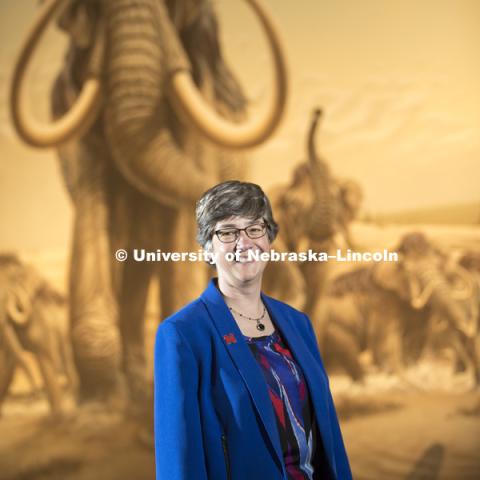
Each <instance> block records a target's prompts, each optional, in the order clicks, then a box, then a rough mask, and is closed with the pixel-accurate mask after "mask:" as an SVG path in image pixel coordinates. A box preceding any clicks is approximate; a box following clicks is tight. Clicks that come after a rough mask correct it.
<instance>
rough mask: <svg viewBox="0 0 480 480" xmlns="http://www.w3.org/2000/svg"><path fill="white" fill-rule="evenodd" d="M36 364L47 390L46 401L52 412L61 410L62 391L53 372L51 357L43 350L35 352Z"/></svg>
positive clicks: (55, 412)
mask: <svg viewBox="0 0 480 480" xmlns="http://www.w3.org/2000/svg"><path fill="white" fill-rule="evenodd" d="M37 361H38V366H39V368H40V373H41V374H42V378H43V381H44V383H45V390H46V392H47V398H48V402H49V404H50V408H51V410H52V413H53V414H58V413H61V411H62V391H61V388H60V384H59V382H58V378H57V376H56V373H55V368H54V366H53V362H52V359H51V358H50V355H47V354H46V353H44V352H38V353H37Z"/></svg>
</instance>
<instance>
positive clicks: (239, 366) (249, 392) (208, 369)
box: [155, 181, 352, 480]
mask: <svg viewBox="0 0 480 480" xmlns="http://www.w3.org/2000/svg"><path fill="white" fill-rule="evenodd" d="M196 214H197V228H198V234H197V240H198V241H199V243H200V245H201V246H202V247H203V248H204V250H205V251H206V252H209V253H210V254H212V262H214V263H215V267H216V271H217V272H216V273H217V278H214V279H212V280H211V281H210V283H209V285H208V287H207V289H206V290H205V291H204V292H203V294H202V295H201V296H200V298H198V299H197V300H195V301H194V302H192V303H190V304H189V305H187V306H186V307H184V308H182V309H181V310H180V311H178V312H177V313H175V314H174V315H172V316H171V317H169V318H167V319H166V320H165V321H163V322H162V324H161V325H160V326H159V328H158V332H157V336H156V343H155V449H156V469H157V479H158V480H180V479H181V480H183V479H185V480H187V479H188V480H206V479H209V480H227V479H232V480H277V479H278V480H280V479H282V480H283V479H295V480H296V479H322V480H323V479H341V480H348V479H350V478H352V477H351V472H350V467H349V463H348V458H347V455H346V452H345V448H344V445H343V440H342V435H341V432H340V428H339V424H338V420H337V415H336V412H335V408H334V405H333V401H332V396H331V394H330V390H329V384H328V379H327V374H326V372H325V370H324V368H323V364H322V360H321V358H320V353H319V351H318V347H317V343H316V339H315V334H314V332H313V329H312V326H311V323H310V320H309V319H308V317H307V316H306V315H305V314H303V313H301V312H299V311H297V310H295V309H293V308H292V307H289V306H288V305H286V304H284V303H282V302H279V301H277V300H274V299H272V298H269V297H267V296H266V295H264V294H263V293H261V285H262V275H263V271H264V269H265V266H266V262H264V261H260V260H258V261H256V260H255V259H252V257H253V255H252V254H254V255H257V256H258V255H259V254H261V253H263V252H269V251H270V244H271V242H272V241H273V240H274V238H275V236H276V234H277V231H278V226H277V224H276V223H275V220H274V219H273V215H272V211H271V207H270V202H269V201H268V199H267V197H266V196H265V194H264V193H263V191H262V189H261V188H260V187H259V186H258V185H255V184H252V183H243V182H238V181H228V182H224V183H221V184H219V185H216V186H215V187H213V188H211V189H210V190H208V191H207V192H206V193H205V194H204V195H203V196H202V198H201V199H200V200H199V202H198V204H197V211H196ZM231 256H234V257H235V258H234V259H232V258H230V257H231Z"/></svg>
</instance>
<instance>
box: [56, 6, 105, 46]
mask: <svg viewBox="0 0 480 480" xmlns="http://www.w3.org/2000/svg"><path fill="white" fill-rule="evenodd" d="M95 14H96V11H95V9H94V8H93V5H92V2H85V1H82V0H70V1H69V2H68V3H67V5H66V6H65V7H64V9H63V10H62V13H61V15H60V17H59V19H58V21H57V24H58V26H59V27H60V28H61V29H62V30H64V31H66V32H67V33H68V34H69V35H70V37H71V39H72V42H73V44H74V45H75V47H77V48H81V49H84V48H88V47H90V45H92V43H93V41H94V38H95V32H94V30H95Z"/></svg>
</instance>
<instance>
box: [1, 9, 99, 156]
mask: <svg viewBox="0 0 480 480" xmlns="http://www.w3.org/2000/svg"><path fill="white" fill-rule="evenodd" d="M62 3H63V4H64V3H66V1H65V0H48V1H46V2H45V3H44V4H43V5H42V7H41V10H40V12H39V14H38V16H37V17H36V19H35V21H34V22H33V24H32V25H31V27H30V30H29V31H28V33H27V36H26V38H25V40H24V43H23V45H22V47H21V48H20V54H19V56H18V59H17V62H16V64H15V68H14V71H13V77H12V83H11V88H10V111H11V116H12V121H13V125H14V127H15V130H16V131H17V133H18V135H19V137H20V138H21V139H22V140H23V141H24V142H26V143H28V144H29V145H31V146H34V147H43V148H44V147H52V146H55V145H58V144H60V143H63V142H66V141H68V140H71V139H72V138H74V137H79V136H81V135H82V134H83V133H85V131H86V130H87V129H88V128H89V127H90V126H91V124H92V123H93V122H94V121H95V118H96V116H97V113H98V111H99V107H100V101H101V82H100V75H99V72H100V67H101V65H102V63H103V58H104V54H105V28H104V25H103V23H102V22H101V21H100V22H99V25H98V28H97V35H96V37H97V38H96V39H95V44H94V46H93V49H92V56H91V58H90V65H89V70H88V73H87V79H86V81H85V83H84V85H83V87H82V90H81V91H80V93H79V95H78V97H77V99H76V101H75V103H74V104H73V106H72V107H71V109H70V110H69V111H68V112H67V113H66V114H65V115H64V116H63V117H61V118H60V119H58V120H56V121H55V122H53V123H50V124H43V123H39V122H37V121H36V120H35V119H34V118H32V117H31V116H30V114H29V111H28V109H27V108H26V106H25V105H24V103H25V100H24V95H23V84H24V79H25V72H26V70H27V66H28V64H29V62H30V58H31V56H32V54H33V52H34V51H35V48H36V46H37V45H38V43H39V40H40V38H41V36H42V35H43V33H44V31H45V29H46V27H47V25H48V24H49V22H50V21H51V19H52V17H53V16H54V14H55V13H56V12H57V10H58V9H59V7H60V5H61V4H62Z"/></svg>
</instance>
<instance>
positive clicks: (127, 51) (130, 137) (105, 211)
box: [10, 0, 287, 410]
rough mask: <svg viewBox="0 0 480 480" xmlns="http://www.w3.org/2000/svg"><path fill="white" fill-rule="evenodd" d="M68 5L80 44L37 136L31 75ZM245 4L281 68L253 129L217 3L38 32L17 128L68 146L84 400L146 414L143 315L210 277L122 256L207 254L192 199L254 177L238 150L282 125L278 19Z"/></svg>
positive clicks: (135, 4)
mask: <svg viewBox="0 0 480 480" xmlns="http://www.w3.org/2000/svg"><path fill="white" fill-rule="evenodd" d="M59 4H63V10H62V14H61V17H60V19H59V21H58V23H59V25H60V27H61V28H62V29H64V30H65V31H67V32H68V34H69V37H70V47H69V50H68V54H67V56H66V59H65V63H64V68H63V70H62V71H61V72H60V73H59V75H58V77H57V80H56V83H55V85H54V88H53V90H52V108H53V113H54V117H55V119H56V120H55V122H54V123H53V124H51V125H37V124H36V123H35V121H34V120H33V119H32V118H31V117H30V116H29V114H28V108H26V107H25V105H24V104H23V96H22V89H23V87H22V85H23V77H24V72H25V69H26V66H27V65H28V62H29V58H30V55H31V53H32V51H33V50H34V48H35V47H36V45H37V44H38V41H39V38H40V36H41V34H42V32H43V30H44V29H45V27H46V25H47V24H48V23H49V21H50V19H51V18H53V15H54V13H55V10H56V7H57V6H58V5H59ZM248 4H249V5H250V6H251V7H252V9H253V10H254V12H255V14H256V15H257V17H258V19H259V21H260V23H261V25H262V27H263V29H264V32H265V34H266V38H267V41H268V45H269V46H270V49H271V52H272V59H273V69H274V76H273V78H274V82H273V84H272V85H271V88H270V89H269V91H270V92H271V95H270V103H269V106H268V108H266V110H265V111H263V113H260V114H259V115H258V117H252V118H250V117H249V116H247V114H246V105H247V101H246V97H245V95H244V94H243V92H242V89H241V88H240V85H239V84H238V82H237V80H236V79H235V77H234V75H233V74H232V72H231V70H230V68H229V66H228V65H227V63H226V61H225V59H224V57H223V52H222V48H221V44H220V41H219V31H218V24H217V17H216V15H215V12H214V10H213V6H212V3H211V2H208V1H196V2H192V1H191V0H180V1H179V0H107V1H99V0H91V1H78V0H73V1H70V2H61V1H58V0H57V1H55V0H52V1H47V2H45V3H44V4H43V5H42V8H41V12H40V13H39V16H38V18H37V20H36V22H35V24H34V25H33V27H32V29H31V31H30V32H29V34H28V35H27V39H26V42H25V44H24V47H23V49H22V53H21V55H20V57H19V59H18V61H17V64H16V68H15V71H14V76H13V81H12V90H11V99H10V103H11V110H12V119H13V123H14V125H15V128H16V130H17V132H18V134H19V135H20V137H21V138H22V139H23V140H25V141H26V142H27V143H29V144H30V145H33V146H36V147H53V146H56V147H57V148H58V152H59V156H60V159H61V165H62V171H63V175H64V180H65V183H66V186H67V188H68V191H69V193H70V196H71V198H72V202H73V207H74V225H73V238H72V247H71V265H70V289H69V290H70V294H69V296H70V323H71V335H72V342H73V350H74V356H75V362H76V366H77V369H78V372H79V377H80V392H79V393H80V400H83V401H87V400H96V399H100V400H101V401H102V402H108V403H111V404H113V405H120V406H121V405H124V404H125V401H127V400H128V397H130V398H132V399H134V401H133V402H131V403H130V405H131V406H135V407H138V408H139V409H140V410H142V409H143V408H144V407H145V405H148V404H149V402H148V396H149V393H150V388H149V387H148V379H147V377H146V359H145V344H144V322H143V318H144V312H145V303H146V299H147V293H148V287H149V284H150V280H151V278H152V275H154V274H156V275H158V278H159V280H160V299H159V303H160V305H161V309H162V310H161V316H162V317H164V316H166V315H168V314H169V313H171V312H172V311H174V310H175V309H177V308H178V307H179V306H180V305H182V304H184V303H185V302H186V301H187V300H190V299H191V298H193V297H194V296H196V295H197V294H198V293H199V291H200V289H201V288H203V286H204V283H205V280H206V275H207V273H206V267H205V266H202V265H199V264H195V265H193V266H192V265H189V264H181V263H161V264H159V265H158V266H154V265H153V264H152V263H147V262H135V261H133V260H132V259H131V258H130V257H131V255H130V257H129V258H128V259H127V260H126V261H123V262H120V261H117V260H115V257H114V253H115V252H116V251H117V250H118V249H125V251H126V252H127V253H128V254H131V252H132V250H133V249H134V248H136V249H146V250H153V251H155V250H157V249H161V250H162V251H189V250H196V249H197V246H196V244H195V243H194V242H195V240H194V239H195V234H194V231H193V228H194V225H193V218H194V215H193V212H194V202H195V201H196V200H197V199H198V198H199V197H200V196H201V194H202V193H203V192H204V191H205V190H207V189H208V188H209V187H210V186H212V185H213V184H215V183H218V182H219V181H222V180H226V179H232V178H242V177H244V175H245V171H246V166H245V162H244V160H243V159H242V158H241V157H240V155H239V153H238V152H239V150H241V149H245V148H248V147H253V146H255V145H258V144H260V143H261V142H263V141H264V140H266V139H267V138H268V137H269V136H270V135H271V134H272V133H273V131H274V130H275V129H276V127H277V125H278V123H279V121H280V119H281V117H282V113H283V110H284V106H285V101H286V92H287V75H286V67H285V61H284V58H283V53H282V48H281V45H280V41H279V38H278V34H277V31H276V28H275V26H274V24H273V22H272V20H271V18H270V16H269V14H268V13H267V12H266V11H265V10H264V9H263V8H262V7H261V6H259V5H258V4H257V3H256V2H255V1H253V0H249V1H248ZM121 260H124V258H122V259H121ZM125 380H126V381H125ZM127 404H128V403H127Z"/></svg>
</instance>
